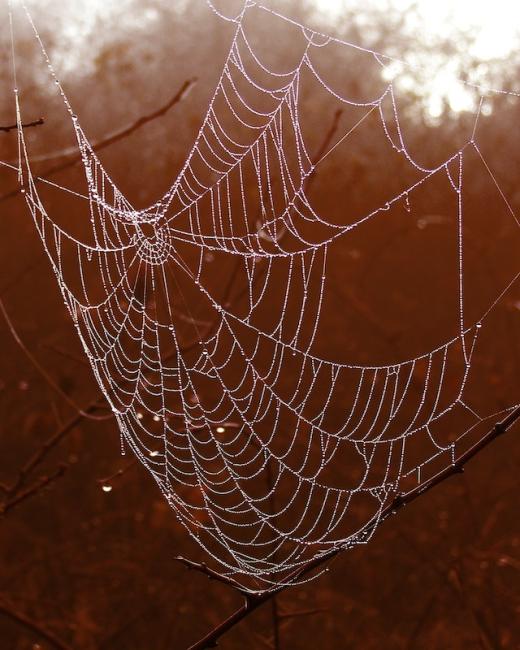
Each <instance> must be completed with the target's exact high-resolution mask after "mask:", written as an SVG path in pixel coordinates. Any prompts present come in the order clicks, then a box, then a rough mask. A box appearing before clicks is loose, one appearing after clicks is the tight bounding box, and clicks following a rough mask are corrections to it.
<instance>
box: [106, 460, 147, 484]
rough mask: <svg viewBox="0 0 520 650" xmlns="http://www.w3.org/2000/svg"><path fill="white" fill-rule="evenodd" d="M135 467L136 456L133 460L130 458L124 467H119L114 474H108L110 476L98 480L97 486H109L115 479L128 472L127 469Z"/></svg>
mask: <svg viewBox="0 0 520 650" xmlns="http://www.w3.org/2000/svg"><path fill="white" fill-rule="evenodd" d="M135 465H137V456H136V457H135V458H132V460H131V461H130V462H128V463H127V464H126V465H125V466H124V467H121V468H120V469H118V470H117V471H116V472H114V473H113V474H110V476H105V478H98V479H97V483H98V484H99V485H110V483H111V482H112V481H113V480H114V479H116V478H120V477H121V476H123V475H124V474H126V473H127V472H128V470H129V469H132V467H135Z"/></svg>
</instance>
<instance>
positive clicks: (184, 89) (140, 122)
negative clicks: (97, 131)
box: [0, 78, 197, 201]
mask: <svg viewBox="0 0 520 650" xmlns="http://www.w3.org/2000/svg"><path fill="white" fill-rule="evenodd" d="M196 81H197V80H196V79H195V78H193V79H187V80H186V81H185V82H184V83H183V84H182V85H181V87H180V88H179V89H178V90H177V92H176V93H175V95H174V96H173V97H172V98H171V99H170V100H169V101H168V102H167V103H166V104H165V105H164V106H162V107H161V108H159V109H157V110H156V111H153V113H148V114H147V115H143V116H142V117H140V118H138V119H137V120H136V121H135V122H133V123H132V124H130V126H127V127H125V128H123V129H121V130H120V131H116V132H115V133H112V134H111V135H109V136H107V137H106V138H103V139H102V140H99V141H98V142H96V143H95V144H93V145H92V150H93V151H99V150H100V149H104V148H105V147H109V146H110V145H113V144H115V143H116V142H119V141H120V140H123V139H124V138H127V137H128V136H129V135H131V134H132V133H134V131H137V130H138V129H140V128H141V127H142V126H144V125H145V124H148V123H149V122H152V121H153V120H156V119H157V118H158V117H162V116H163V115H165V114H166V113H167V112H168V111H169V110H170V109H171V108H173V107H174V106H175V105H176V104H178V103H179V102H181V101H182V100H183V99H184V98H185V97H186V95H187V94H188V93H189V92H190V90H191V89H192V88H193V86H194V85H195V83H196ZM81 159H82V158H81V154H79V155H78V154H75V155H74V156H73V157H69V159H68V160H66V161H65V162H63V163H60V164H59V165H55V166H54V167H51V168H49V169H46V170H45V171H44V172H42V174H41V175H39V176H35V177H34V182H35V183H38V182H41V181H45V180H46V177H47V176H51V175H52V174H57V173H58V172H61V171H64V170H65V169H68V168H69V167H73V166H74V165H76V164H77V163H78V162H80V161H81ZM20 190H21V188H19V187H18V188H16V189H15V190H12V191H11V192H7V193H6V194H3V195H2V196H0V201H5V200H7V199H9V198H11V197H13V196H16V195H17V194H19V193H20Z"/></svg>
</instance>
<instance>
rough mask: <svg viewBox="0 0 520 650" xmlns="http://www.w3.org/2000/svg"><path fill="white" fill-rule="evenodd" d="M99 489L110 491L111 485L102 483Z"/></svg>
mask: <svg viewBox="0 0 520 650" xmlns="http://www.w3.org/2000/svg"><path fill="white" fill-rule="evenodd" d="M101 489H102V490H103V492H112V486H111V485H103V486H102V487H101Z"/></svg>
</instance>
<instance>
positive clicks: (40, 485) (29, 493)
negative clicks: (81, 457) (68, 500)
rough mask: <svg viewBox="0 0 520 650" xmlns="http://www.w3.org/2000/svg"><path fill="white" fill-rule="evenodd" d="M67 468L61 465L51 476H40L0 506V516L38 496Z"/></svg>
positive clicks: (65, 465)
mask: <svg viewBox="0 0 520 650" xmlns="http://www.w3.org/2000/svg"><path fill="white" fill-rule="evenodd" d="M68 467H69V465H67V464H66V463H62V464H61V465H60V466H59V467H58V469H57V470H55V471H54V472H53V473H52V474H49V475H48V476H42V477H41V478H40V479H39V480H38V481H36V483H34V484H33V485H31V487H29V488H27V489H26V490H24V491H23V492H19V493H18V494H16V496H14V497H12V498H11V499H10V500H8V501H6V502H5V503H2V504H0V516H2V515H5V514H7V513H8V512H9V511H10V510H12V509H13V508H15V507H16V506H18V505H20V503H23V502H24V501H26V500H27V499H30V498H31V497H33V496H35V495H36V494H39V493H40V492H41V491H42V490H44V489H45V488H46V487H49V485H51V483H54V481H57V480H58V479H59V478H60V477H62V476H63V475H64V474H65V472H66V470H67V469H68Z"/></svg>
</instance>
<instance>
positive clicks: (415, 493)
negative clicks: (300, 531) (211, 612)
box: [189, 406, 520, 650]
mask: <svg viewBox="0 0 520 650" xmlns="http://www.w3.org/2000/svg"><path fill="white" fill-rule="evenodd" d="M518 420H520V406H517V407H516V408H514V409H513V410H512V411H511V413H509V415H508V416H507V417H505V418H504V419H503V420H501V421H500V422H497V423H496V424H495V425H494V426H493V428H492V429H491V430H490V431H489V432H488V433H487V434H486V435H485V436H483V437H482V438H481V440H480V441H479V442H477V443H475V445H473V446H472V447H471V448H470V449H468V450H467V451H466V452H465V453H464V454H462V455H461V456H460V457H459V458H458V460H457V461H456V462H455V463H453V464H452V465H449V466H448V467H446V468H445V469H444V470H443V471H441V472H439V473H438V474H436V475H435V476H434V477H432V478H431V479H430V480H429V481H426V482H425V483H424V484H423V485H420V486H418V487H417V488H415V489H414V490H411V491H410V492H407V493H406V494H400V495H397V496H396V497H395V499H394V500H393V501H392V502H391V503H390V504H388V505H387V506H386V507H385V508H383V510H382V512H381V513H380V514H378V516H377V517H375V518H373V519H372V520H371V521H369V522H368V524H367V525H366V526H365V528H364V529H363V531H362V533H363V535H364V536H366V535H370V534H371V533H373V532H374V531H375V529H376V527H377V526H378V524H379V523H382V522H383V521H385V520H386V519H388V518H389V517H390V516H391V515H394V514H395V513H396V512H398V511H399V510H400V509H401V508H404V506H406V505H408V504H409V503H411V502H412V501H415V499H417V498H418V497H419V496H421V495H422V494H425V493H426V492H429V491H430V490H431V489H432V488H434V487H435V486H436V485H439V484H440V483H442V482H443V481H445V480H446V479H448V478H449V477H450V476H453V475H455V474H459V473H460V472H462V471H463V470H464V467H465V465H466V463H468V462H469V461H470V460H471V459H472V458H473V457H474V456H476V455H477V454H478V453H479V452H480V451H482V450H483V449H484V448H485V447H487V446H488V445H490V444H491V443H492V442H493V441H494V440H496V439H497V438H498V437H500V436H501V435H502V434H503V433H505V432H506V431H507V430H508V429H510V428H511V427H512V426H513V424H514V423H515V422H517V421H518ZM343 550H344V549H343V548H335V549H333V550H331V551H330V552H329V553H325V554H323V555H320V556H318V557H315V558H313V559H311V560H309V561H308V562H307V563H306V564H304V565H303V566H301V567H299V568H298V569H296V570H295V571H294V572H293V573H292V574H291V575H290V576H289V577H288V579H287V583H286V584H284V585H281V586H280V587H277V588H275V589H273V590H272V591H267V592H263V593H260V594H256V595H255V596H254V597H253V598H250V599H249V600H248V601H246V603H245V605H243V606H242V607H240V608H239V609H237V610H236V611H235V612H233V614H231V616H229V617H228V618H227V619H226V620H224V621H223V622H222V623H220V624H219V625H217V626H216V627H215V628H214V629H213V630H211V631H210V632H209V633H208V634H207V635H206V636H205V637H203V638H202V639H200V641H197V643H195V644H194V645H192V646H191V647H190V649H189V650H204V649H205V648H214V647H215V646H216V645H217V642H218V639H219V638H220V637H221V636H222V635H223V634H225V633H226V632H228V631H229V630H230V629H231V628H233V627H234V626H235V625H237V623H239V622H240V621H242V620H243V619H244V618H246V616H249V614H250V613H251V612H252V611H254V610H255V609H257V608H258V607H260V605H263V604H264V603H265V602H268V601H269V600H271V599H272V598H273V597H274V596H275V595H276V594H278V593H280V592H281V591H284V590H285V589H287V587H289V586H290V585H291V584H292V583H295V582H297V581H298V580H299V579H301V578H302V577H304V576H305V575H307V574H308V573H311V572H312V571H314V570H315V569H318V568H320V567H321V566H322V565H323V564H325V563H326V562H328V561H329V560H331V559H332V558H334V557H336V556H337V555H339V554H340V553H341V552H342V551H343Z"/></svg>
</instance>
